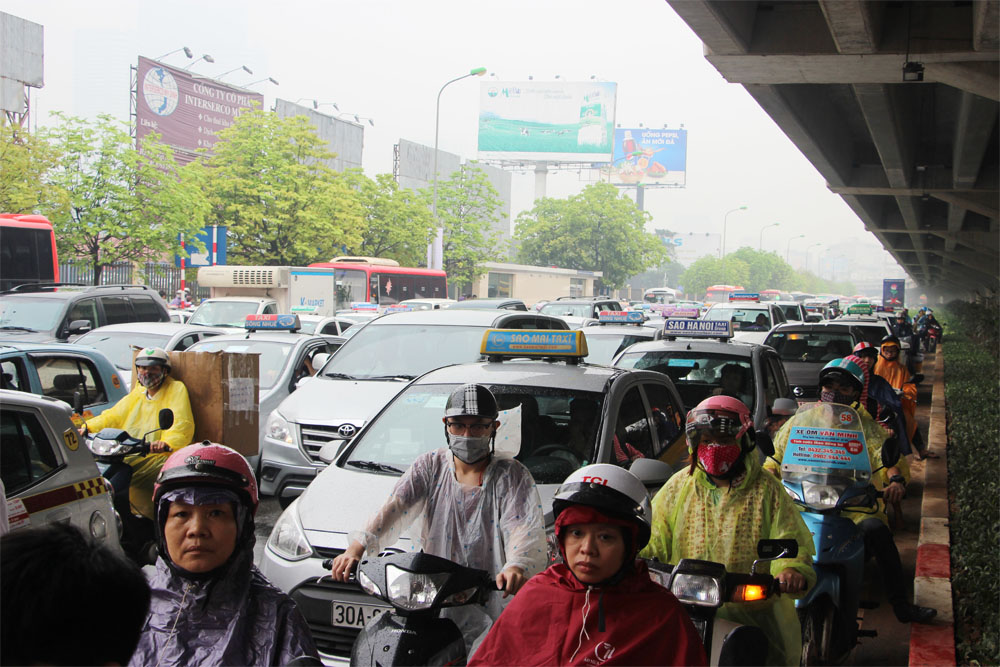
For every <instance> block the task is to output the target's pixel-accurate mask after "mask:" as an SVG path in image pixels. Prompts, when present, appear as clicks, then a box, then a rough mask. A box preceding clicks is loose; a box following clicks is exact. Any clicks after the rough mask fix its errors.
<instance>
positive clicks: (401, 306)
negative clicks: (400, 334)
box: [385, 303, 413, 313]
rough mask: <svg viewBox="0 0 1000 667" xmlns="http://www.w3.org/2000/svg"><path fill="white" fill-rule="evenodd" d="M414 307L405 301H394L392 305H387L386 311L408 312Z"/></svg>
mask: <svg viewBox="0 0 1000 667" xmlns="http://www.w3.org/2000/svg"><path fill="white" fill-rule="evenodd" d="M411 310H413V309H412V308H410V307H409V306H407V305H406V304H405V303H394V304H392V305H389V306H386V307H385V312H387V313H408V312H410V311H411Z"/></svg>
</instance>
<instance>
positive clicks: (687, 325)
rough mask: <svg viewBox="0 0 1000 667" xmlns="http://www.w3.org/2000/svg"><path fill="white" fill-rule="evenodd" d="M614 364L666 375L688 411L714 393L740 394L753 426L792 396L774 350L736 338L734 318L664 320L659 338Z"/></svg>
mask: <svg viewBox="0 0 1000 667" xmlns="http://www.w3.org/2000/svg"><path fill="white" fill-rule="evenodd" d="M614 364H615V366H618V367H620V368H629V369H644V370H652V371H657V372H660V373H664V374H665V375H667V376H669V377H670V380H671V381H672V382H673V384H674V386H675V387H676V388H677V392H678V393H679V394H680V397H681V401H682V402H683V407H684V410H686V411H687V410H690V409H691V408H693V407H695V406H696V405H698V404H699V403H701V402H702V401H703V400H704V399H706V398H708V397H709V396H712V395H713V394H718V393H724V394H726V395H728V396H733V397H734V398H738V399H740V400H741V401H743V403H744V404H745V405H746V406H747V407H748V408H749V409H750V414H751V415H752V416H753V421H754V426H756V427H757V428H761V427H763V426H764V422H765V421H766V420H767V417H768V410H769V408H770V407H771V406H772V405H774V401H775V399H778V398H794V394H793V392H792V389H791V387H790V385H789V383H788V377H787V376H786V375H785V367H784V365H783V364H782V363H781V358H780V357H779V356H778V353H777V352H775V351H774V350H773V349H771V348H770V347H768V346H766V345H759V344H757V343H748V342H746V341H738V340H735V339H734V338H733V329H732V322H724V321H711V320H697V319H690V318H687V319H685V318H677V317H674V318H671V319H668V320H667V321H666V323H665V325H664V330H663V333H662V339H661V340H655V341H651V342H648V343H637V344H636V345H633V346H632V347H630V348H628V349H627V350H625V351H624V352H622V353H620V354H619V355H618V356H617V357H615V360H614Z"/></svg>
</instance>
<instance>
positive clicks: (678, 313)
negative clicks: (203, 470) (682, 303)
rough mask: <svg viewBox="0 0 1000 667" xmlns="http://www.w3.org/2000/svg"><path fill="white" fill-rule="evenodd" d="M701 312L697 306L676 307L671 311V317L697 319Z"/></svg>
mask: <svg viewBox="0 0 1000 667" xmlns="http://www.w3.org/2000/svg"><path fill="white" fill-rule="evenodd" d="M699 314H700V313H699V311H698V309H697V308H674V309H673V311H671V313H670V317H679V318H687V319H695V318H697V317H698V315H699Z"/></svg>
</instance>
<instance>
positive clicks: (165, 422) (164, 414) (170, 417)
mask: <svg viewBox="0 0 1000 667" xmlns="http://www.w3.org/2000/svg"><path fill="white" fill-rule="evenodd" d="M159 424H160V430H161V431H166V430H167V429H169V428H170V427H171V426H173V425H174V411H173V410H171V409H170V408H163V409H162V410H160V414H159Z"/></svg>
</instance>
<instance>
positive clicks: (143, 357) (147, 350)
mask: <svg viewBox="0 0 1000 667" xmlns="http://www.w3.org/2000/svg"><path fill="white" fill-rule="evenodd" d="M135 365H136V366H163V367H164V368H165V369H167V370H168V371H169V370H170V355H168V354H167V353H166V351H165V350H163V348H159V347H144V348H142V349H141V350H139V353H138V354H136V355H135Z"/></svg>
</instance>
